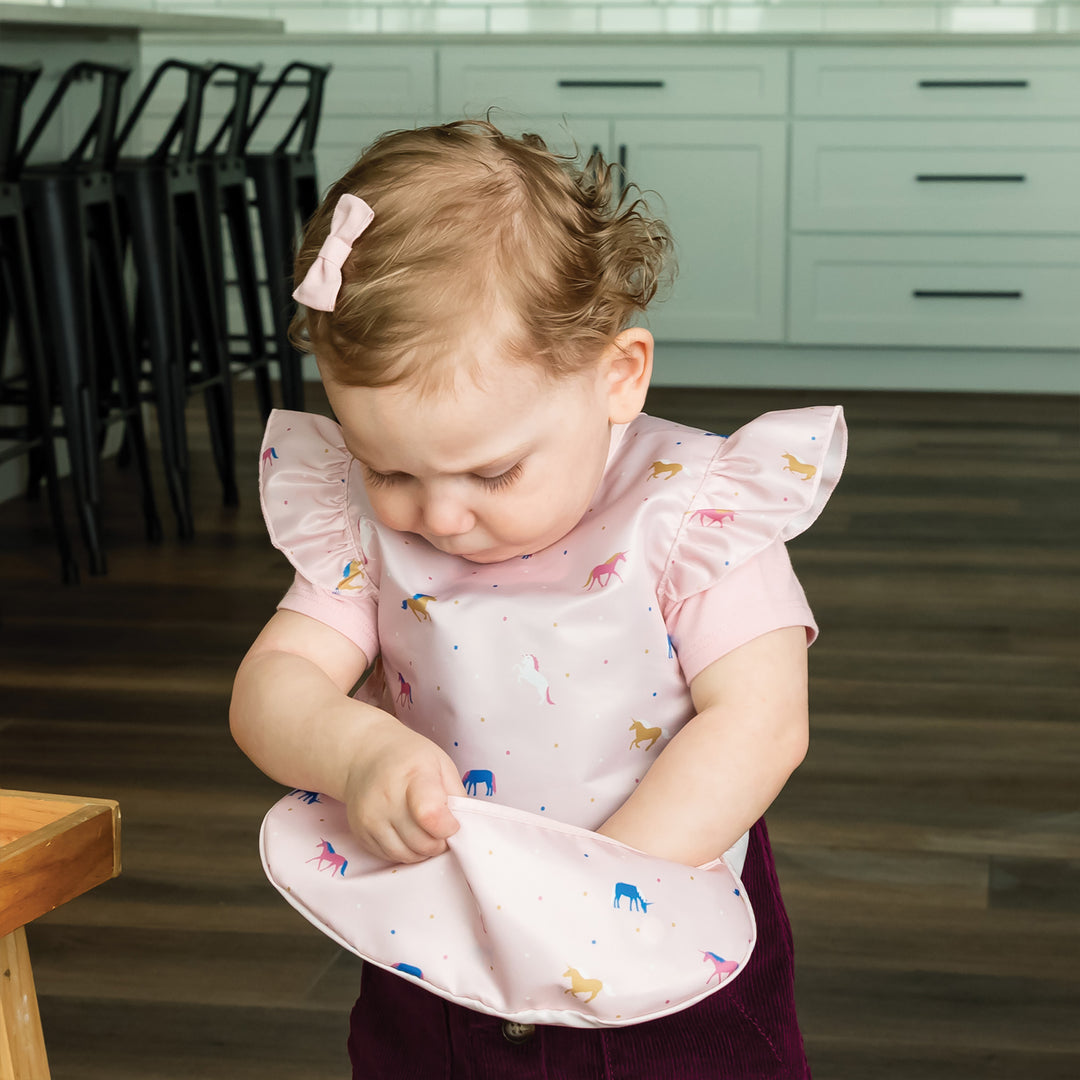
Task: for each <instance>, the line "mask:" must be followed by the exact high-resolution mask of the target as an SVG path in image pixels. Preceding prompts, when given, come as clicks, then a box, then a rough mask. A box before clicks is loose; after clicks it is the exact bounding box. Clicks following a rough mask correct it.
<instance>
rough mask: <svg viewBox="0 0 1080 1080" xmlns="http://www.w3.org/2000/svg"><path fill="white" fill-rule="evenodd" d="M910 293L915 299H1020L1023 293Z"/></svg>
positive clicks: (1016, 291) (1013, 290)
mask: <svg viewBox="0 0 1080 1080" xmlns="http://www.w3.org/2000/svg"><path fill="white" fill-rule="evenodd" d="M911 295H912V296H914V297H915V298H916V299H917V300H926V299H942V300H1020V299H1021V298H1022V297H1023V295H1024V294H1023V293H1022V292H1021V291H1020V290H1019V289H913V290H912V293H911Z"/></svg>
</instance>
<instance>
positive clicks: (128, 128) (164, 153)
mask: <svg viewBox="0 0 1080 1080" xmlns="http://www.w3.org/2000/svg"><path fill="white" fill-rule="evenodd" d="M211 69H212V65H210V64H192V63H189V62H188V61H186V60H165V61H163V62H162V63H160V64H159V65H158V66H157V68H156V70H155V71H154V74H153V75H151V76H150V80H149V81H148V82H147V84H146V85H145V86H144V87H143V89H142V93H141V94H140V95H139V98H138V100H137V101H136V102H135V105H134V107H133V108H132V110H131V113H130V115H129V116H128V118H127V121H126V122H125V124H124V126H123V128H122V129H121V131H120V136H119V138H118V139H117V143H118V146H119V148H120V150H121V151H123V150H124V149H125V147H126V144H127V142H128V140H129V139H130V138H131V135H132V132H133V131H134V130H135V127H136V125H137V124H138V123H139V121H140V120H142V119H143V117H144V116H145V115H146V113H147V111H148V106H149V104H150V100H151V98H153V96H154V92H155V91H156V90H157V88H158V86H159V85H160V84H161V80H162V79H163V78H164V77H165V76H166V75H167V74H168V73H169V72H170V71H182V72H184V74H185V76H186V79H185V92H184V97H183V99H182V100H181V102H180V104H179V106H178V107H177V109H176V112H175V113H174V115H173V118H172V120H171V121H170V122H169V126H168V128H167V129H166V131H165V134H164V136H163V137H162V138H161V140H160V141H159V142H158V144H157V146H156V147H154V149H153V150H151V151H150V153H149V154H146V155H145V158H146V160H147V161H154V162H161V163H163V162H166V161H177V162H180V163H182V164H190V163H191V162H193V161H194V160H195V157H196V154H197V152H198V142H199V124H200V122H201V121H202V105H203V94H204V92H205V90H206V84H207V82H208V81H209V78H210V71H211Z"/></svg>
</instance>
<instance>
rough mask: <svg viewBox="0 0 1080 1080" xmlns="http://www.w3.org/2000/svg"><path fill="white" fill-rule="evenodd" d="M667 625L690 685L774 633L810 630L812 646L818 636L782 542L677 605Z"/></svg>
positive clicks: (815, 624) (807, 641)
mask: <svg viewBox="0 0 1080 1080" xmlns="http://www.w3.org/2000/svg"><path fill="white" fill-rule="evenodd" d="M667 626H668V632H669V634H670V635H671V643H672V646H673V647H674V649H675V652H676V654H677V655H678V657H679V664H680V665H681V667H682V670H683V675H684V676H685V677H686V681H687V682H692V681H693V680H694V679H695V678H696V677H697V676H698V675H700V674H701V672H702V671H704V670H705V668H707V667H708V666H709V664H711V663H712V662H713V661H714V660H719V659H720V657H722V656H725V655H727V653H729V652H731V651H732V650H734V649H737V648H738V647H739V646H740V645H745V644H746V643H747V642H748V641H752V640H753V639H754V638H756V637H760V636H761V635H762V634H767V633H769V632H770V631H772V630H779V629H780V628H781V627H784V626H805V627H806V643H807V645H810V644H812V643H813V642H814V640H815V639H816V638H817V632H818V629H817V623H815V622H814V616H813V613H812V612H811V611H810V607H809V605H808V604H807V602H806V594H805V593H804V592H803V590H802V586H801V585H800V584H799V579H798V578H797V577H796V576H795V571H794V570H793V569H792V567H791V560H790V559H789V558H788V553H787V548H786V547H785V546H784V544H783V543H782V542H781V541H779V540H778V541H775V542H774V543H772V544H770V545H769V546H768V547H767V548H765V549H764V550H763V551H761V552H759V553H758V554H757V555H755V556H754V557H753V558H751V559H748V560H747V561H746V562H745V563H743V564H742V566H737V567H735V569H733V570H732V571H730V572H729V573H728V574H727V575H726V576H725V577H723V578H722V579H721V580H720V581H719V582H718V583H717V584H716V585H714V586H713V587H712V588H711V589H706V590H705V591H704V592H700V593H697V594H695V595H694V596H688V597H687V598H686V599H685V600H683V601H682V602H681V603H679V604H677V605H676V606H675V607H674V608H673V609H672V610H671V612H670V613H669V615H668V617H667Z"/></svg>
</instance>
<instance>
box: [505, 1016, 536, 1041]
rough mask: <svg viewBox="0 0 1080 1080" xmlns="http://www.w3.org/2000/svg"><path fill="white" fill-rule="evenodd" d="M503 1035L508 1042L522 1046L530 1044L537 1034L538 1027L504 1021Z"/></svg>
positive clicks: (513, 1021)
mask: <svg viewBox="0 0 1080 1080" xmlns="http://www.w3.org/2000/svg"><path fill="white" fill-rule="evenodd" d="M502 1033H503V1038H504V1039H505V1040H506V1041H507V1042H511V1043H514V1044H515V1045H520V1044H521V1043H524V1042H528V1041H529V1040H530V1039H531V1038H532V1037H533V1035H535V1034H536V1025H535V1024H519V1023H517V1022H516V1021H515V1020H504V1021H503V1022H502Z"/></svg>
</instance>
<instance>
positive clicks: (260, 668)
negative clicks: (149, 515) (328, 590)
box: [229, 610, 465, 863]
mask: <svg viewBox="0 0 1080 1080" xmlns="http://www.w3.org/2000/svg"><path fill="white" fill-rule="evenodd" d="M366 668H367V657H366V656H365V655H364V653H363V651H362V650H361V649H359V648H358V647H357V646H356V645H354V644H353V643H352V642H351V641H350V640H349V639H348V638H346V637H345V636H344V635H342V634H339V633H338V632H337V631H336V630H334V629H332V628H331V627H329V626H326V625H324V624H323V623H320V622H318V621H317V620H315V619H312V618H309V617H308V616H306V615H301V614H299V613H298V612H294V611H287V610H283V611H278V612H277V613H276V614H275V615H274V617H273V618H272V619H271V620H270V621H269V622H268V623H267V624H266V626H265V627H264V628H263V630H262V633H260V634H259V636H258V638H256V640H255V643H254V644H253V645H252V646H251V648H250V649H249V650H248V653H247V655H246V656H245V657H244V659H243V662H242V663H241V664H240V668H239V670H238V671H237V673H236V680H235V682H234V685H233V695H232V703H231V705H230V707H229V725H230V728H231V730H232V734H233V738H234V739H235V740H236V742H237V744H238V745H239V747H240V749H241V750H243V751H244V753H245V754H247V756H248V757H249V758H251V760H252V761H253V762H254V763H255V764H256V765H257V766H258V767H259V768H260V769H261V770H262V771H263V772H264V773H266V774H267V776H270V777H271V778H273V779H275V780H277V781H279V782H280V783H283V784H288V785H290V786H292V787H297V788H303V789H304V790H306V791H319V792H323V793H324V794H326V795H328V796H330V797H331V798H333V799H337V800H339V801H340V802H343V803H345V804H346V805H347V807H348V815H349V825H350V827H351V828H352V831H353V833H354V834H355V836H356V838H357V840H358V841H359V842H360V844H361V845H362V846H363V847H364V849H365V850H367V851H369V852H371V853H372V854H373V855H377V856H379V857H380V858H383V859H387V860H388V861H390V862H406V863H407V862H419V861H421V860H423V859H426V858H429V857H430V856H432V855H438V854H439V853H440V852H442V851H445V850H446V838H447V837H448V836H451V835H452V834H453V833H455V832H457V829H458V824H457V821H456V820H455V819H454V817H453V815H452V814H451V813H450V810H449V808H448V807H447V802H446V800H447V796H448V795H464V794H465V791H464V788H463V787H462V785H461V780H460V778H459V777H458V774H457V768H456V766H455V765H454V763H453V761H452V760H451V759H450V758H449V757H448V756H447V755H446V754H445V753H444V752H443V751H442V750H441V749H440V748H439V747H438V746H436V745H435V744H434V743H433V742H431V741H430V740H429V739H425V738H424V737H423V736H422V735H418V734H417V733H416V732H414V731H411V730H409V728H407V727H405V725H404V724H402V723H400V722H399V721H398V720H397V719H396V718H395V717H393V716H391V715H390V714H389V713H387V712H384V711H383V710H382V709H378V708H376V707H375V706H373V705H369V704H367V703H365V702H361V701H357V700H355V699H354V698H352V697H350V696H349V691H350V690H351V689H352V688H353V686H354V685H355V684H356V682H357V680H358V679H359V678H360V676H361V675H362V674H363V672H364V670H365V669H366Z"/></svg>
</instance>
